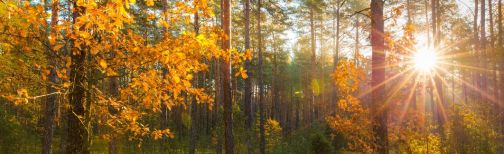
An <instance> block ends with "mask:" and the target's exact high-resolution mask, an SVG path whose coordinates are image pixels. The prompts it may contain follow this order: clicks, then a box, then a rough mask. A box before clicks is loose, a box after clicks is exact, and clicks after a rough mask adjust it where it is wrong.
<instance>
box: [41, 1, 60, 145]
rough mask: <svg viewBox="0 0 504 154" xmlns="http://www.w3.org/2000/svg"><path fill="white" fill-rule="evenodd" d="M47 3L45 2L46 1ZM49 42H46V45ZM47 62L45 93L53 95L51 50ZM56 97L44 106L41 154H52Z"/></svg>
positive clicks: (54, 5) (53, 27)
mask: <svg viewBox="0 0 504 154" xmlns="http://www.w3.org/2000/svg"><path fill="white" fill-rule="evenodd" d="M46 2H47V1H46ZM51 12H52V13H51V23H50V25H51V27H50V29H51V33H53V34H56V26H57V25H58V13H59V0H53V2H52V8H51ZM48 42H49V41H47V43H48ZM46 56H47V57H48V59H47V61H48V63H49V65H50V68H51V70H50V74H49V84H48V85H47V87H46V89H47V93H53V92H55V91H56V89H55V88H54V87H53V85H52V84H55V83H57V82H58V77H57V76H56V65H57V64H56V61H55V60H54V59H55V57H54V53H53V52H52V51H51V50H46ZM57 99H58V97H57V95H49V96H47V98H46V102H45V106H44V119H43V123H44V134H43V138H42V153H43V154H51V153H52V140H53V136H54V118H55V116H56V108H57Z"/></svg>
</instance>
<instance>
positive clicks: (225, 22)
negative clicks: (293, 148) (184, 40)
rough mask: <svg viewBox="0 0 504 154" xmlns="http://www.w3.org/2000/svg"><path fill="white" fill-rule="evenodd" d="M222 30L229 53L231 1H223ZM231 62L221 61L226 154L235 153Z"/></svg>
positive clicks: (225, 49)
mask: <svg viewBox="0 0 504 154" xmlns="http://www.w3.org/2000/svg"><path fill="white" fill-rule="evenodd" d="M221 9H222V29H223V31H224V34H226V36H227V39H225V40H222V49H223V50H224V51H226V52H229V50H230V49H231V0H222V3H221ZM230 62H231V61H230V60H229V61H228V60H222V61H221V73H222V77H223V81H222V84H223V85H222V96H223V102H224V149H225V153H226V154H233V153H234V143H233V104H232V103H233V102H232V98H231V82H230V81H231V80H230V64H231V63H230Z"/></svg>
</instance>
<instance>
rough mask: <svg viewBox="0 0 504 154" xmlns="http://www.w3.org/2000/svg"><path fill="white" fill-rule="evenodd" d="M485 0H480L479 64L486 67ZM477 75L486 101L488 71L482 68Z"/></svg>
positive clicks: (483, 99)
mask: <svg viewBox="0 0 504 154" xmlns="http://www.w3.org/2000/svg"><path fill="white" fill-rule="evenodd" d="M485 1H486V0H481V5H480V7H481V10H480V11H481V16H480V18H481V19H480V45H479V47H480V51H479V53H480V55H479V59H480V60H479V64H480V65H479V66H480V68H488V67H487V66H486V65H487V63H488V61H487V48H486V43H487V41H486V19H485V18H486V15H485V14H486V10H485V7H486V5H485ZM479 74H480V75H479V77H480V85H481V86H480V88H481V89H480V90H481V91H482V92H483V93H485V95H484V96H483V98H482V101H484V102H487V101H488V96H487V95H486V93H487V92H488V87H487V75H488V71H486V70H482V71H480V73H479Z"/></svg>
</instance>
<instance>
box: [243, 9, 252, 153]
mask: <svg viewBox="0 0 504 154" xmlns="http://www.w3.org/2000/svg"><path fill="white" fill-rule="evenodd" d="M250 10H251V9H250V0H245V7H244V14H245V30H244V37H245V50H250ZM245 69H246V70H251V69H252V64H251V61H250V60H247V61H245ZM243 101H244V102H243V104H244V108H245V109H244V110H245V116H246V119H245V129H246V130H247V132H251V131H252V126H253V124H252V123H253V120H254V119H253V114H252V78H251V75H249V78H246V79H245V91H244V98H243ZM250 136H252V134H250ZM247 142H248V144H247V146H248V147H247V149H248V151H249V152H250V153H252V149H253V148H252V144H251V143H250V142H251V141H250V140H247Z"/></svg>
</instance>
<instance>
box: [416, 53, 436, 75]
mask: <svg viewBox="0 0 504 154" xmlns="http://www.w3.org/2000/svg"><path fill="white" fill-rule="evenodd" d="M412 61H413V65H414V67H415V69H416V70H417V71H420V72H422V73H432V72H433V71H434V70H435V68H436V67H437V64H438V56H437V54H436V52H435V51H434V49H432V48H421V49H418V50H417V51H416V52H415V53H414V55H413V59H412Z"/></svg>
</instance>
